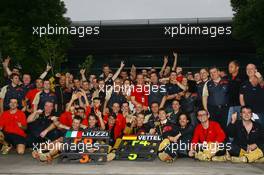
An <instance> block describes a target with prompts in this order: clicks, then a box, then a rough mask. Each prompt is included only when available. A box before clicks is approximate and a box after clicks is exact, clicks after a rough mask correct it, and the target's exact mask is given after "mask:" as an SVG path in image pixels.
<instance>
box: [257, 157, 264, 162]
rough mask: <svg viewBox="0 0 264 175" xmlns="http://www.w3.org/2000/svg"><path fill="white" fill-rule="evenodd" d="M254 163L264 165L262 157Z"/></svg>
mask: <svg viewBox="0 0 264 175" xmlns="http://www.w3.org/2000/svg"><path fill="white" fill-rule="evenodd" d="M255 162H256V163H264V157H262V158H260V159H258V160H256V161H255Z"/></svg>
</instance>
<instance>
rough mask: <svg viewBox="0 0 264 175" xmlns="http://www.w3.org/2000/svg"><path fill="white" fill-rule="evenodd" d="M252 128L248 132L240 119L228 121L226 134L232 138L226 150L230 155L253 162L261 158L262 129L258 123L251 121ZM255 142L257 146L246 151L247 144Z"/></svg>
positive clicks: (263, 150) (263, 148) (263, 143)
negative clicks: (229, 146)
mask: <svg viewBox="0 0 264 175" xmlns="http://www.w3.org/2000/svg"><path fill="white" fill-rule="evenodd" d="M252 124H253V126H252V129H251V130H250V132H249V133H248V132H247V130H246V128H245V127H244V125H243V122H242V121H241V120H237V121H236V122H235V123H234V124H232V123H230V124H229V125H228V127H227V132H228V135H229V136H230V137H232V138H234V140H233V142H232V144H231V149H230V150H229V151H228V152H229V154H230V155H231V156H234V157H238V158H241V161H243V157H246V158H247V159H244V160H245V162H246V161H248V162H254V161H257V160H258V159H260V158H263V153H264V129H263V128H262V127H261V125H260V124H259V123H256V122H254V121H252ZM251 144H256V145H257V148H256V149H255V150H253V151H251V152H247V149H248V148H247V147H248V145H251Z"/></svg>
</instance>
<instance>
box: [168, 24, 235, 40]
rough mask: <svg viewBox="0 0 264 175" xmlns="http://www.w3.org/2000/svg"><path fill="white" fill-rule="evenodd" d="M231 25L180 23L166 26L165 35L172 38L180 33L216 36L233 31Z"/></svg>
mask: <svg viewBox="0 0 264 175" xmlns="http://www.w3.org/2000/svg"><path fill="white" fill-rule="evenodd" d="M231 29H232V27H231V26H193V25H190V24H186V25H183V24H179V25H175V26H165V27H164V35H167V36H170V37H171V38H174V37H177V36H180V35H207V36H210V37H211V38H215V37H217V36H221V35H230V34H231V33H232V30H231Z"/></svg>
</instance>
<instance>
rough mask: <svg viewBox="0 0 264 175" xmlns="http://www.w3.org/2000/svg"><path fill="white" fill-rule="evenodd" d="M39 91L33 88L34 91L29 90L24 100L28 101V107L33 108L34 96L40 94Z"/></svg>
mask: <svg viewBox="0 0 264 175" xmlns="http://www.w3.org/2000/svg"><path fill="white" fill-rule="evenodd" d="M40 91H41V90H39V89H37V88H35V89H32V90H29V91H28V93H27V94H26V99H28V100H29V101H30V107H33V104H32V103H33V100H34V98H35V96H36V94H37V93H38V92H40Z"/></svg>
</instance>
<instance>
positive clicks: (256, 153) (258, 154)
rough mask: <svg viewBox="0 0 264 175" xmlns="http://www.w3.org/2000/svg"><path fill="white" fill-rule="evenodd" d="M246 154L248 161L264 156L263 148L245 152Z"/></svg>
mask: <svg viewBox="0 0 264 175" xmlns="http://www.w3.org/2000/svg"><path fill="white" fill-rule="evenodd" d="M245 156H246V157H247V159H248V162H249V163H251V162H255V161H256V160H258V159H259V158H261V157H263V152H262V151H261V149H259V148H257V149H255V150H254V151H251V152H249V153H247V154H245Z"/></svg>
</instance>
